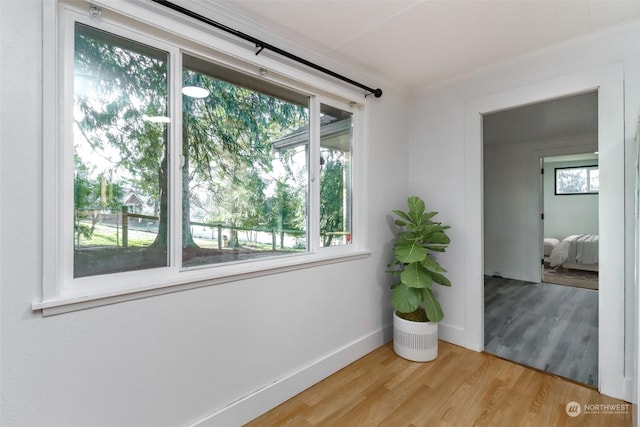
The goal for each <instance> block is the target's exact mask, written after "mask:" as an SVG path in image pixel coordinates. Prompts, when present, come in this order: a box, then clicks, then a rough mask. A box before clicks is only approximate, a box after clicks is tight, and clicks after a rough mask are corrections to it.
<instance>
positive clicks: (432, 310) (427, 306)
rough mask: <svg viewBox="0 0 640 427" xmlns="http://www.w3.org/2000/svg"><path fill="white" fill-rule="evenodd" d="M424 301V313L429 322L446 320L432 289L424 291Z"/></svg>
mask: <svg viewBox="0 0 640 427" xmlns="http://www.w3.org/2000/svg"><path fill="white" fill-rule="evenodd" d="M422 299H423V300H424V311H425V312H426V313H427V317H428V318H429V320H430V321H432V322H439V321H441V320H442V319H443V318H444V312H443V311H442V307H441V306H440V303H439V302H438V300H437V299H436V296H435V295H434V294H433V292H431V289H428V288H425V289H422Z"/></svg>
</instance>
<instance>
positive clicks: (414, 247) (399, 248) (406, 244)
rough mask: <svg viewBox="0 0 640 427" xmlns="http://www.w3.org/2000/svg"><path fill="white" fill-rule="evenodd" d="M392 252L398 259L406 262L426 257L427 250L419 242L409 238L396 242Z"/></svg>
mask: <svg viewBox="0 0 640 427" xmlns="http://www.w3.org/2000/svg"><path fill="white" fill-rule="evenodd" d="M394 253H395V255H396V258H397V259H398V261H400V262H404V263H406V264H410V263H412V262H416V261H422V260H423V259H425V258H426V257H427V250H426V249H425V248H423V247H422V246H421V245H420V244H419V243H417V242H415V241H410V240H401V241H399V242H398V243H396V246H395V248H394Z"/></svg>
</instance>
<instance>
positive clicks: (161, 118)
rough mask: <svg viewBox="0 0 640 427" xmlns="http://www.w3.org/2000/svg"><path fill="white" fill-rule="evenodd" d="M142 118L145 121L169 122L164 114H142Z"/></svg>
mask: <svg viewBox="0 0 640 427" xmlns="http://www.w3.org/2000/svg"><path fill="white" fill-rule="evenodd" d="M142 120H144V121H145V122H151V123H170V122H171V119H170V118H169V117H166V116H147V115H146V114H143V115H142Z"/></svg>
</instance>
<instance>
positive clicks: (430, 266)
mask: <svg viewBox="0 0 640 427" xmlns="http://www.w3.org/2000/svg"><path fill="white" fill-rule="evenodd" d="M422 266H423V267H424V268H426V269H427V270H429V271H440V272H446V271H447V270H445V269H444V267H442V266H441V265H440V264H438V263H437V262H436V261H435V260H433V259H431V257H430V256H429V255H427V257H426V258H425V259H423V260H422Z"/></svg>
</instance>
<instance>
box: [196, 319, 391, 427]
mask: <svg viewBox="0 0 640 427" xmlns="http://www.w3.org/2000/svg"><path fill="white" fill-rule="evenodd" d="M392 333H393V327H392V326H391V325H389V326H387V327H385V328H383V329H380V330H378V331H376V332H373V333H371V334H369V335H367V336H365V337H363V338H361V339H359V340H357V341H355V342H353V343H350V344H348V345H346V346H344V347H342V348H340V349H338V350H336V351H335V352H333V353H331V354H329V355H328V356H326V357H323V358H322V359H319V360H317V361H315V362H313V363H311V364H310V365H308V366H306V367H304V368H302V369H300V370H298V371H296V372H293V373H291V374H290V375H287V376H286V377H284V378H280V379H278V380H276V381H274V382H273V383H271V384H268V385H266V386H264V387H262V388H260V389H258V390H255V391H253V392H252V393H250V394H248V395H247V396H244V397H242V398H240V399H238V400H236V401H235V402H232V403H230V404H228V405H226V406H225V407H223V408H220V409H219V410H217V411H215V412H213V413H212V414H210V415H208V416H206V417H205V418H203V419H201V420H200V421H197V422H196V423H194V424H192V425H191V427H218V426H220V427H236V426H241V425H243V424H245V423H247V422H249V421H251V420H253V419H255V418H257V417H259V416H260V415H262V414H264V413H265V412H267V411H269V410H270V409H272V408H275V407H276V406H278V405H279V404H281V403H283V402H285V401H287V400H288V399H290V398H292V397H293V396H295V395H297V394H298V393H300V392H302V391H304V390H306V389H307V388H309V387H311V386H312V385H314V384H316V383H318V382H320V381H321V380H323V379H325V378H326V377H328V376H329V375H331V374H333V373H335V372H337V371H339V370H340V369H342V368H344V367H345V366H347V365H349V364H350V363H352V362H354V361H356V360H358V359H359V358H361V357H362V356H364V355H365V354H367V353H370V352H371V351H373V350H375V349H376V348H378V347H380V346H381V345H383V344H384V343H386V342H388V341H390V340H391V336H392Z"/></svg>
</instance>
